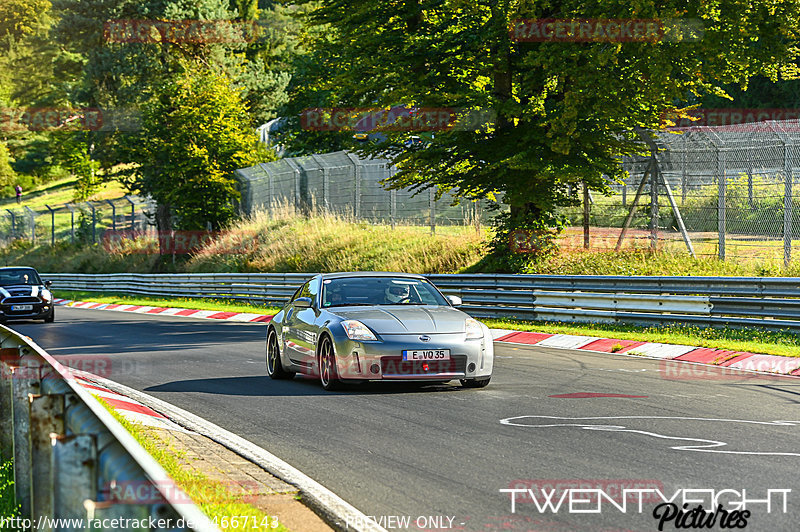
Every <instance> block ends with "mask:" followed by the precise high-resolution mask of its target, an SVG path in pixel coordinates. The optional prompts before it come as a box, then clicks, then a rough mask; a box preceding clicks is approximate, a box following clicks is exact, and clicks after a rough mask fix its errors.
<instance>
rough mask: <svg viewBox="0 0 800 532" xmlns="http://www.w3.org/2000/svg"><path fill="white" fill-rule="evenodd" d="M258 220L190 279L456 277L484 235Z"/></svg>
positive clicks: (208, 251) (277, 215)
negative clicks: (235, 274) (220, 275)
mask: <svg viewBox="0 0 800 532" xmlns="http://www.w3.org/2000/svg"><path fill="white" fill-rule="evenodd" d="M276 211H277V212H274V213H272V214H269V215H268V214H266V213H259V214H257V215H256V216H254V217H252V218H251V219H249V220H246V221H244V222H239V223H237V225H236V226H235V227H231V228H230V229H229V230H228V231H226V232H223V233H222V234H221V236H219V237H218V238H216V239H215V240H213V241H212V242H210V243H209V244H208V245H206V246H204V247H203V248H202V249H201V250H200V251H199V252H197V253H196V254H195V255H194V256H193V257H192V258H191V259H190V260H189V261H188V263H187V264H186V269H187V270H188V271H191V272H227V271H239V272H261V271H266V272H332V271H368V270H378V271H398V272H425V273H446V272H457V271H460V270H462V269H464V268H465V267H467V266H469V265H470V264H473V263H474V262H475V261H477V260H478V259H479V258H480V256H481V254H482V253H483V250H484V243H485V240H484V238H485V237H484V234H482V233H481V234H479V233H477V232H476V231H475V229H474V227H467V226H460V227H448V228H444V229H443V230H442V229H440V230H439V233H438V234H435V235H431V234H430V233H429V229H428V228H427V227H418V226H398V227H397V228H396V229H394V230H392V229H390V228H388V227H387V226H381V225H372V224H369V223H365V222H356V221H353V220H351V219H349V218H347V217H344V216H341V215H337V214H331V213H323V214H319V215H315V216H313V217H310V218H305V217H302V216H298V215H297V214H295V213H294V212H293V211H292V209H290V208H287V207H284V208H282V209H277V210H276Z"/></svg>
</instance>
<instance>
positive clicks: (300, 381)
mask: <svg viewBox="0 0 800 532" xmlns="http://www.w3.org/2000/svg"><path fill="white" fill-rule="evenodd" d="M457 382H458V381H453V383H457ZM459 390H464V391H467V390H465V389H462V388H461V387H460V386H458V385H457V384H424V383H411V382H405V383H400V382H367V383H363V384H348V385H346V386H345V387H344V388H342V389H341V390H338V391H335V392H326V391H325V390H323V389H322V387H321V386H320V383H319V380H318V379H316V378H313V377H303V376H298V377H295V378H294V379H292V380H289V381H276V380H272V379H270V378H269V377H267V376H253V377H217V378H208V379H189V380H183V381H172V382H168V383H165V384H159V385H158V386H150V387H149V388H145V389H144V391H145V392H199V393H210V394H215V395H231V396H237V395H239V396H249V397H295V396H313V395H325V396H331V395H389V394H402V393H429V392H439V393H441V392H455V391H459Z"/></svg>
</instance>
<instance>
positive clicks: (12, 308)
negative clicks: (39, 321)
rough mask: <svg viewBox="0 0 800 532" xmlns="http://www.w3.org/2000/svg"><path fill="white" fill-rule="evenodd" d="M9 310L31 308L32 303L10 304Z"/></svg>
mask: <svg viewBox="0 0 800 532" xmlns="http://www.w3.org/2000/svg"><path fill="white" fill-rule="evenodd" d="M11 310H33V305H11Z"/></svg>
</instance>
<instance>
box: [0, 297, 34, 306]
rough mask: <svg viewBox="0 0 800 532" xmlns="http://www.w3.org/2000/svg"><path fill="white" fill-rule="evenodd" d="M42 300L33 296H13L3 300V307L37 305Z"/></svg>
mask: <svg viewBox="0 0 800 532" xmlns="http://www.w3.org/2000/svg"><path fill="white" fill-rule="evenodd" d="M41 302H42V300H41V299H39V298H38V297H31V296H12V297H7V298H5V299H4V300H3V303H2V304H3V305H4V306H5V305H30V304H34V305H37V304H39V303H41Z"/></svg>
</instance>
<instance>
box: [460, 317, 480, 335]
mask: <svg viewBox="0 0 800 532" xmlns="http://www.w3.org/2000/svg"><path fill="white" fill-rule="evenodd" d="M464 329H465V330H466V331H467V340H469V339H470V338H483V327H481V324H480V323H478V322H477V320H473V319H472V318H467V321H466V322H464Z"/></svg>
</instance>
